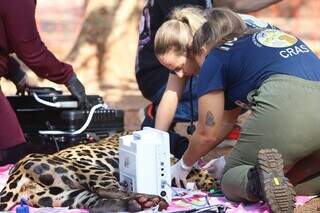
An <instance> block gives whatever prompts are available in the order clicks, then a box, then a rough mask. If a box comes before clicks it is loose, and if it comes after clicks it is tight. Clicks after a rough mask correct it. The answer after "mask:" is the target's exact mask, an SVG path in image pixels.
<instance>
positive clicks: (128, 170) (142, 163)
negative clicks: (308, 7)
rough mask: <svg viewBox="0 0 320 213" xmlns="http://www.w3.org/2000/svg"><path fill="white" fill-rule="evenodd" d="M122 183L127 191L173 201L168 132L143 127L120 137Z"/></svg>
mask: <svg viewBox="0 0 320 213" xmlns="http://www.w3.org/2000/svg"><path fill="white" fill-rule="evenodd" d="M119 170H120V182H121V183H122V185H124V186H125V190H127V191H133V192H137V193H145V194H153V195H159V196H161V197H163V198H164V199H166V200H167V201H168V202H170V201H171V173H170V144H169V134H168V133H167V132H163V131H161V130H157V129H153V128H150V127H144V128H143V130H141V131H135V132H133V134H132V135H126V136H122V137H120V150H119Z"/></svg>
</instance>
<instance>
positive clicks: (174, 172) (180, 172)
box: [171, 158, 192, 188]
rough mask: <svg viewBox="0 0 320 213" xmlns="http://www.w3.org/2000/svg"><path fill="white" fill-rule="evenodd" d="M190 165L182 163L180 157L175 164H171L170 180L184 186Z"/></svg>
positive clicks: (178, 185)
mask: <svg viewBox="0 0 320 213" xmlns="http://www.w3.org/2000/svg"><path fill="white" fill-rule="evenodd" d="M191 169H192V167H191V166H187V165H185V164H184V162H183V159H182V158H181V159H180V160H179V161H178V162H177V163H176V164H174V165H173V166H171V180H172V182H173V183H174V184H175V185H176V186H177V187H182V188H185V187H186V186H187V176H188V174H189V173H190V171H191Z"/></svg>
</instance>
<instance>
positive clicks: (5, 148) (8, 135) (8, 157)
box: [0, 90, 26, 165]
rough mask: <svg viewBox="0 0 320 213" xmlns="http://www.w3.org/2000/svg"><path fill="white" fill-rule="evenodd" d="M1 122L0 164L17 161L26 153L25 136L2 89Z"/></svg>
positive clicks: (0, 100)
mask: <svg viewBox="0 0 320 213" xmlns="http://www.w3.org/2000/svg"><path fill="white" fill-rule="evenodd" d="M0 122H1V125H0V165H5V164H10V163H15V162H17V161H18V160H19V159H21V158H22V157H23V156H24V155H25V152H26V148H25V138H24V136H23V132H22V130H21V128H20V125H19V122H18V119H17V117H16V115H15V113H14V111H13V110H12V108H11V106H10V104H9V102H8V100H7V98H6V97H5V96H4V94H3V93H2V91H1V90H0Z"/></svg>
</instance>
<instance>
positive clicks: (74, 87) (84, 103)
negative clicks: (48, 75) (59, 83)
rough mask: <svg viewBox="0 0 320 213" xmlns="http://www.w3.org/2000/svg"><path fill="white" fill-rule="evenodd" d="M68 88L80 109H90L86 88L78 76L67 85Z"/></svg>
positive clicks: (74, 76) (72, 78) (73, 77)
mask: <svg viewBox="0 0 320 213" xmlns="http://www.w3.org/2000/svg"><path fill="white" fill-rule="evenodd" d="M66 87H67V88H68V90H69V92H70V93H71V95H72V96H74V97H75V98H76V99H77V100H78V102H79V108H81V109H83V108H89V107H90V104H89V101H88V99H87V96H86V92H85V89H84V86H83V85H82V83H81V82H80V81H79V79H78V78H77V76H76V75H73V76H72V77H71V78H70V80H69V81H68V82H67V83H66Z"/></svg>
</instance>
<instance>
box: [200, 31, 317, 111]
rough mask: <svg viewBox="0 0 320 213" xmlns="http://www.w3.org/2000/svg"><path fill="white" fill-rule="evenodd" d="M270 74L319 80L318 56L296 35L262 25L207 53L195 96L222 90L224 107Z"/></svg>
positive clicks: (244, 96)
mask: <svg viewBox="0 0 320 213" xmlns="http://www.w3.org/2000/svg"><path fill="white" fill-rule="evenodd" d="M274 74H285V75H290V76H296V77H299V78H302V79H306V80H311V81H320V60H319V58H317V56H316V55H315V54H314V53H313V52H312V51H311V50H310V49H309V47H307V45H306V44H304V43H303V42H302V41H301V40H299V39H297V38H296V37H294V36H292V35H289V34H287V33H284V32H282V31H280V30H277V29H264V30H261V31H257V32H256V33H254V34H249V35H244V36H242V37H240V38H235V39H234V40H233V41H229V42H227V43H225V44H223V45H221V46H219V47H218V48H215V49H213V50H212V51H211V52H210V53H209V55H208V56H207V58H206V60H205V62H204V64H203V65H202V67H201V69H200V73H199V84H198V97H201V96H203V95H205V94H207V93H209V92H212V91H217V90H223V91H224V92H225V109H226V110H229V109H234V108H235V107H236V104H235V103H234V102H235V101H237V100H239V101H241V102H244V103H247V102H248V101H247V94H248V93H249V92H250V91H251V90H254V89H257V88H258V87H259V86H260V85H261V84H262V82H263V81H264V80H265V79H267V78H268V77H270V76H271V75H274Z"/></svg>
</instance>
